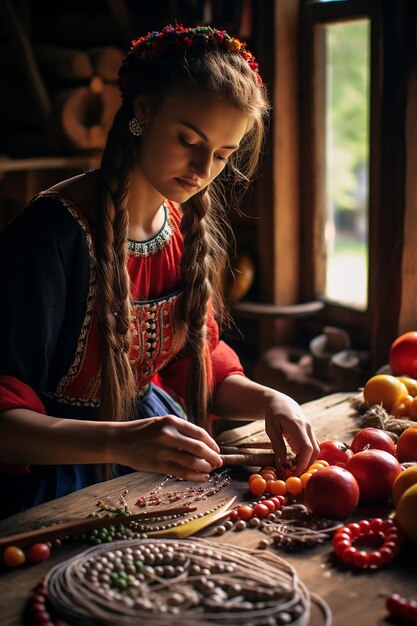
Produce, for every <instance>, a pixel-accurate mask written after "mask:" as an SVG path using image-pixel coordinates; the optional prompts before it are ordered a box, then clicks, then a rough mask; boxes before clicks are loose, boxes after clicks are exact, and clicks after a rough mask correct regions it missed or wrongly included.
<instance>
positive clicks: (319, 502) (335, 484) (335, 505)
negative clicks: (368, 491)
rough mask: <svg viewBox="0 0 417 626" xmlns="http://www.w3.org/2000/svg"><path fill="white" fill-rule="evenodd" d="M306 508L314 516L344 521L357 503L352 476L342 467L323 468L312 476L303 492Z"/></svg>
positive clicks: (356, 486)
mask: <svg viewBox="0 0 417 626" xmlns="http://www.w3.org/2000/svg"><path fill="white" fill-rule="evenodd" d="M304 497H305V502H306V504H307V506H308V507H309V508H310V509H311V510H312V511H313V513H315V514H316V515H321V516H323V517H329V518H331V519H337V520H339V519H344V518H346V517H348V516H349V515H351V514H352V513H353V512H354V510H355V509H356V507H357V504H358V501H359V486H358V483H357V481H356V480H355V478H354V476H353V475H352V474H351V473H350V472H348V471H347V470H345V469H344V468H342V467H335V466H332V465H331V466H330V467H323V469H321V470H319V471H318V472H316V473H315V474H312V476H311V478H310V480H309V481H308V483H307V485H306V488H305V491H304Z"/></svg>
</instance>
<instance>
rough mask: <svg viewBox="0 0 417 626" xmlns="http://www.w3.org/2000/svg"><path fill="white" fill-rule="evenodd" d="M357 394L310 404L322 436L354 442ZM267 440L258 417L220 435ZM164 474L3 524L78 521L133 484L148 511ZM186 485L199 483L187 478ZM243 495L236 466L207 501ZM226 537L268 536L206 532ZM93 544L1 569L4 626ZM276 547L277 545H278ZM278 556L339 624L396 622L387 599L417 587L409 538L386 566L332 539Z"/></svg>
mask: <svg viewBox="0 0 417 626" xmlns="http://www.w3.org/2000/svg"><path fill="white" fill-rule="evenodd" d="M351 398H352V393H337V394H333V395H331V396H326V397H324V398H321V399H319V400H314V401H313V402H309V403H307V404H305V405H304V406H303V408H304V410H305V413H306V414H307V415H308V416H309V418H310V420H311V421H312V423H313V426H314V428H315V431H316V434H317V436H318V438H319V440H320V441H324V440H325V439H332V438H333V439H336V438H337V439H340V440H342V441H346V442H350V441H351V439H352V433H353V431H354V429H355V428H357V427H358V426H359V422H360V418H359V417H358V415H357V414H356V412H355V411H354V409H353V408H352V405H351V401H350V400H351ZM262 440H263V441H265V440H266V436H265V433H264V430H263V423H261V422H254V423H251V424H247V425H245V426H241V427H239V428H236V429H234V430H233V431H228V432H226V433H223V434H222V435H221V436H220V442H221V443H222V444H225V445H233V444H236V443H239V442H241V441H245V442H249V441H251V442H254V441H262ZM162 478H163V477H161V476H160V475H156V474H145V473H140V472H135V473H132V474H129V475H127V476H124V477H120V478H117V479H114V480H112V481H108V482H105V483H100V484H97V485H94V486H92V487H88V488H86V489H83V490H81V491H79V492H76V493H73V494H70V495H69V496H65V497H63V498H59V499H57V500H54V501H51V502H47V503H45V504H42V505H39V506H36V507H33V508H31V509H28V510H26V511H24V512H22V513H20V514H18V515H15V516H13V517H10V518H8V519H6V520H4V521H1V522H0V535H7V534H12V533H16V532H17V531H25V530H30V529H33V528H37V527H39V526H41V525H50V524H51V523H53V522H58V521H60V522H62V521H70V520H74V519H79V518H83V517H86V516H87V515H88V514H90V513H91V512H93V511H94V510H96V504H97V501H98V500H99V499H102V498H107V499H109V501H111V502H117V501H118V499H119V498H120V495H121V494H122V493H123V492H124V491H125V490H127V495H126V501H127V503H128V504H129V506H130V508H131V510H132V513H139V512H141V509H140V508H138V506H137V505H136V504H135V503H136V502H137V500H138V498H139V497H141V496H143V495H145V494H149V491H151V490H152V489H153V488H154V487H156V486H157V485H158V484H160V483H161V480H162ZM179 484H180V487H181V489H184V488H185V487H186V486H190V485H192V484H191V483H186V482H181V483H179ZM233 495H237V496H238V500H239V501H250V498H249V496H248V491H247V471H245V470H244V469H236V468H234V469H233V470H232V481H231V483H230V484H229V485H228V486H226V487H224V488H223V489H222V490H221V491H220V492H219V493H217V494H216V495H214V496H212V497H210V499H207V501H206V506H207V505H208V504H210V505H211V504H213V506H215V505H216V504H219V503H220V501H224V500H225V499H226V500H227V499H228V498H229V497H231V496H233ZM386 514H387V510H386V509H385V510H383V509H378V508H376V507H374V508H372V509H369V508H367V509H365V508H363V507H359V509H358V510H357V511H356V513H355V519H362V518H369V517H374V516H378V515H386ZM200 536H209V537H210V540H212V541H215V542H219V543H231V544H234V545H241V546H245V547H247V548H256V547H257V546H258V545H259V542H260V540H261V539H263V538H264V537H265V535H263V534H262V533H261V532H260V531H259V530H257V529H246V530H243V531H240V532H238V531H229V532H226V533H225V534H224V535H222V536H218V535H215V536H214V535H213V531H212V529H207V530H205V531H201V532H200ZM87 547H89V545H88V544H86V543H81V542H79V543H65V544H63V546H62V547H61V548H59V549H55V550H53V551H52V554H51V557H50V559H48V560H47V561H44V562H43V563H39V564H36V565H35V564H31V565H24V566H23V567H21V568H17V569H14V570H7V569H5V568H3V569H2V570H1V571H0V624H1V626H21V625H23V624H24V621H23V611H24V607H25V603H26V602H27V600H28V599H29V597H30V595H31V593H32V591H33V589H34V587H35V586H36V584H37V583H38V581H39V580H40V579H41V578H42V576H43V575H45V574H46V572H48V570H49V569H50V568H51V567H52V566H53V565H56V564H57V563H60V562H62V561H65V560H66V559H68V558H70V557H71V556H74V555H75V554H77V553H80V552H81V551H83V550H85V549H86V548H87ZM270 549H276V548H270ZM278 554H279V555H280V556H281V557H283V558H285V559H286V560H287V561H288V562H289V563H291V564H292V565H293V566H294V567H295V568H296V570H297V573H298V575H299V577H300V578H301V580H302V581H303V582H304V583H305V584H306V585H307V587H308V589H309V590H310V592H312V593H316V594H318V595H320V596H321V597H322V598H324V599H325V600H326V602H327V603H328V604H329V605H330V608H331V610H332V613H333V624H334V626H351V625H352V624H355V626H362V625H363V626H365V625H366V626H384V625H385V626H388V625H389V624H393V622H392V621H391V622H389V621H388V620H387V612H386V610H385V598H386V596H387V595H389V594H391V593H399V594H400V595H402V596H405V597H410V596H413V595H414V596H415V595H416V590H417V566H416V562H417V546H415V545H409V544H407V549H406V550H403V552H402V554H401V555H400V557H399V558H398V559H396V560H395V561H394V562H393V563H391V564H390V565H388V566H386V567H384V568H382V569H380V570H378V571H368V572H366V571H359V572H357V571H354V570H352V569H349V568H347V567H342V566H340V565H339V564H338V563H337V562H336V561H335V559H334V557H333V553H332V548H331V544H330V542H329V541H328V542H326V543H325V544H323V545H321V546H316V547H313V548H308V549H306V550H304V551H302V552H286V551H284V550H283V549H279V550H278ZM321 624H322V619H321V617H320V615H319V613H318V611H316V610H313V613H312V619H311V626H320V625H321Z"/></svg>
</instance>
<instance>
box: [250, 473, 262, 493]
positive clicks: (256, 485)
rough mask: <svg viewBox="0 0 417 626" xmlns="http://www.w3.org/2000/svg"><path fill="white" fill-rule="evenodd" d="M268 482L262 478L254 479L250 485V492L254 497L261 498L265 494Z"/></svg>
mask: <svg viewBox="0 0 417 626" xmlns="http://www.w3.org/2000/svg"><path fill="white" fill-rule="evenodd" d="M265 488H266V480H265V479H264V478H262V476H260V477H259V478H254V479H253V480H252V481H251V482H250V484H249V491H250V492H251V494H252V495H253V496H261V495H262V494H263V493H264V492H265Z"/></svg>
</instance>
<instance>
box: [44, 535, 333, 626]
mask: <svg viewBox="0 0 417 626" xmlns="http://www.w3.org/2000/svg"><path fill="white" fill-rule="evenodd" d="M45 585H46V589H47V593H48V600H49V602H50V604H51V606H52V608H53V610H54V611H55V612H56V613H57V614H58V615H59V616H60V617H62V618H63V619H64V620H66V621H67V622H68V623H69V624H74V625H75V624H77V626H84V625H85V626H90V625H93V624H96V625H98V624H103V625H106V626H107V625H108V626H120V625H122V624H126V625H133V624H140V623H144V624H149V625H150V626H168V625H170V626H171V625H172V624H181V625H183V626H216V625H218V626H229V625H235V624H236V625H238V624H239V625H241V624H243V623H244V624H245V625H246V626H278V625H281V624H286V625H289V626H307V624H309V622H310V616H311V603H312V602H314V603H316V604H317V605H318V606H319V608H320V609H321V612H322V614H323V624H324V625H325V626H330V624H331V622H332V620H331V612H330V608H329V607H328V605H327V604H326V603H325V602H324V600H323V599H321V598H319V597H317V596H315V595H314V594H310V593H309V591H308V589H307V587H306V586H305V585H304V584H303V583H302V582H301V580H300V579H299V577H298V575H297V573H296V571H295V569H294V568H293V567H292V566H291V565H290V564H289V563H288V562H286V561H285V560H284V559H282V558H280V557H279V556H278V555H276V554H274V553H272V552H269V551H262V552H260V551H255V550H248V549H244V548H241V547H235V546H232V545H228V544H217V543H214V542H210V541H208V540H206V539H195V538H194V539H186V540H170V539H159V540H158V539H150V538H148V539H141V540H138V541H119V542H115V543H112V544H111V545H100V546H96V547H94V548H91V549H90V550H87V551H86V552H84V553H83V554H81V555H77V556H76V557H74V558H72V559H70V560H68V561H66V562H64V563H61V564H60V565H57V566H56V567H55V568H53V569H52V570H51V571H50V572H49V574H48V575H47V577H46V580H45Z"/></svg>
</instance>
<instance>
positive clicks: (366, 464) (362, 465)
mask: <svg viewBox="0 0 417 626" xmlns="http://www.w3.org/2000/svg"><path fill="white" fill-rule="evenodd" d="M346 469H347V470H348V471H349V472H351V473H352V474H353V476H354V477H355V478H356V480H357V481H358V484H359V489H360V498H361V500H362V501H363V502H386V501H387V500H388V499H389V498H390V496H391V492H392V485H393V483H394V480H395V479H396V478H397V476H398V475H399V474H401V471H402V470H401V465H400V464H399V463H398V461H397V459H396V458H395V457H394V456H392V454H389V453H388V452H385V450H362V452H357V453H356V454H354V455H353V456H352V458H351V459H349V461H348V462H347V465H346ZM310 480H311V479H310Z"/></svg>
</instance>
